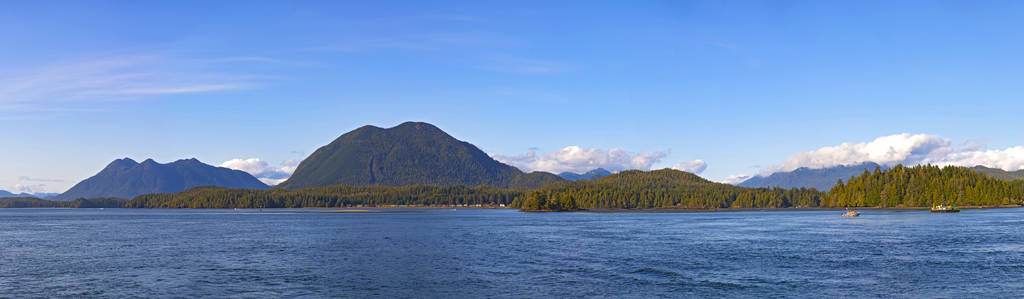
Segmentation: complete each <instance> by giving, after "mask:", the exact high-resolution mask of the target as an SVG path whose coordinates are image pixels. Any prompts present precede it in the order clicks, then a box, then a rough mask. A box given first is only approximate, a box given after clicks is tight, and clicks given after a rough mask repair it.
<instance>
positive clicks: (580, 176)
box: [558, 168, 612, 181]
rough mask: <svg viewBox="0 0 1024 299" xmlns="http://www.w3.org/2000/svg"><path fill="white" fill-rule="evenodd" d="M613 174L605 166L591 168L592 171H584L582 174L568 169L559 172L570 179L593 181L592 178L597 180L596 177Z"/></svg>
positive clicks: (564, 177) (561, 175)
mask: <svg viewBox="0 0 1024 299" xmlns="http://www.w3.org/2000/svg"><path fill="white" fill-rule="evenodd" d="M611 174H612V172H611V171H608V170H606V169H604V168H598V169H594V170H591V171H587V172H586V173H582V174H580V173H574V172H568V171H566V172H563V173H559V174H558V176H560V177H562V178H563V179H566V180H570V181H579V180H588V181H592V180H596V179H599V178H601V177H604V176H608V175H611Z"/></svg>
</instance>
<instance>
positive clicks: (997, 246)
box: [0, 209, 1024, 298]
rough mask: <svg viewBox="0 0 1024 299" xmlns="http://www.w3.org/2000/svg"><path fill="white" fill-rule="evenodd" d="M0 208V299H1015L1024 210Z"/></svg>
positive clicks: (1019, 287) (1023, 256)
mask: <svg viewBox="0 0 1024 299" xmlns="http://www.w3.org/2000/svg"><path fill="white" fill-rule="evenodd" d="M862 212H863V215H862V216H861V217H859V218H843V217H840V216H839V214H841V212H837V211H785V212H720V213H520V212H516V211H512V210H457V211H453V210H439V209H438V210H423V211H421V212H415V213H405V212H401V211H399V212H394V213H362V214H357V213H335V214H327V213H321V214H314V213H240V212H238V211H232V210H219V211H218V210H144V209H139V210H133V209H106V210H97V209H0V296H3V297H19V298H20V297H37V296H45V297H51V296H89V297H92V296H95V297H119V298H122V297H132V296H143V297H200V296H202V297H325V296H351V297H448V298H480V297H520V298H521V297H581V296H583V297H718V298H723V297H724V298H734V297H779V296H784V297H873V296H882V297H954V298H957V297H973V298H979V297H1018V298H1019V297H1020V296H1021V294H1024V280H1022V279H1024V209H994V210H965V211H963V212H962V213H958V214H931V213H928V212H927V211H875V210H869V211H862Z"/></svg>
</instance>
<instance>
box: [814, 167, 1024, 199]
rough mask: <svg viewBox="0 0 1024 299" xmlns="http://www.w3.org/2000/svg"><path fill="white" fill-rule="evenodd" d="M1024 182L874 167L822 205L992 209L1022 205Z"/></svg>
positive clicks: (954, 171)
mask: <svg viewBox="0 0 1024 299" xmlns="http://www.w3.org/2000/svg"><path fill="white" fill-rule="evenodd" d="M1022 195H1024V181H1020V180H1018V181H1004V180H999V179H996V178H992V177H989V176H987V175H984V174H981V173H978V172H975V171H974V170H972V169H970V168H963V167H938V166H932V165H924V166H915V167H904V166H903V165H896V166H895V167H892V168H890V169H887V170H885V171H880V170H879V169H878V168H875V170H874V171H873V172H868V171H864V173H862V174H861V175H860V176H857V177H854V178H851V179H849V180H848V181H847V182H845V183H844V182H843V181H842V180H840V181H839V182H838V183H837V184H836V186H835V187H832V190H830V191H829V193H828V197H827V198H828V199H827V200H826V201H824V202H823V203H822V205H823V206H827V207H882V208H890V207H929V206H934V205H939V204H943V205H960V206H968V205H970V206H994V205H1010V204H1021V203H1022V201H1021V199H1022V197H1024V196H1022Z"/></svg>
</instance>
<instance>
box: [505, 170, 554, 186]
mask: <svg viewBox="0 0 1024 299" xmlns="http://www.w3.org/2000/svg"><path fill="white" fill-rule="evenodd" d="M561 181H565V179H563V178H561V177H559V176H557V175H555V174H553V173H550V172H543V171H534V172H531V173H524V174H521V175H518V176H516V177H515V178H513V179H512V182H511V183H510V184H509V188H516V189H533V188H540V187H543V186H547V185H550V184H554V183H557V182H561Z"/></svg>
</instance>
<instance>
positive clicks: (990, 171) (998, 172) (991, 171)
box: [971, 165, 1024, 181]
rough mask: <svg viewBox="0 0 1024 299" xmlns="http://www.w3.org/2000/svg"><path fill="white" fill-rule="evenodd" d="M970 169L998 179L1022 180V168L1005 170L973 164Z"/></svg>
mask: <svg viewBox="0 0 1024 299" xmlns="http://www.w3.org/2000/svg"><path fill="white" fill-rule="evenodd" d="M971 169H974V171H976V172H979V173H982V174H984V175H987V176H989V177H991V178H994V179H1000V180H1004V181H1015V180H1024V170H1018V171H1006V170H1002V169H999V168H988V167H985V166H981V165H978V166H975V167H974V168H971Z"/></svg>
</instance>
